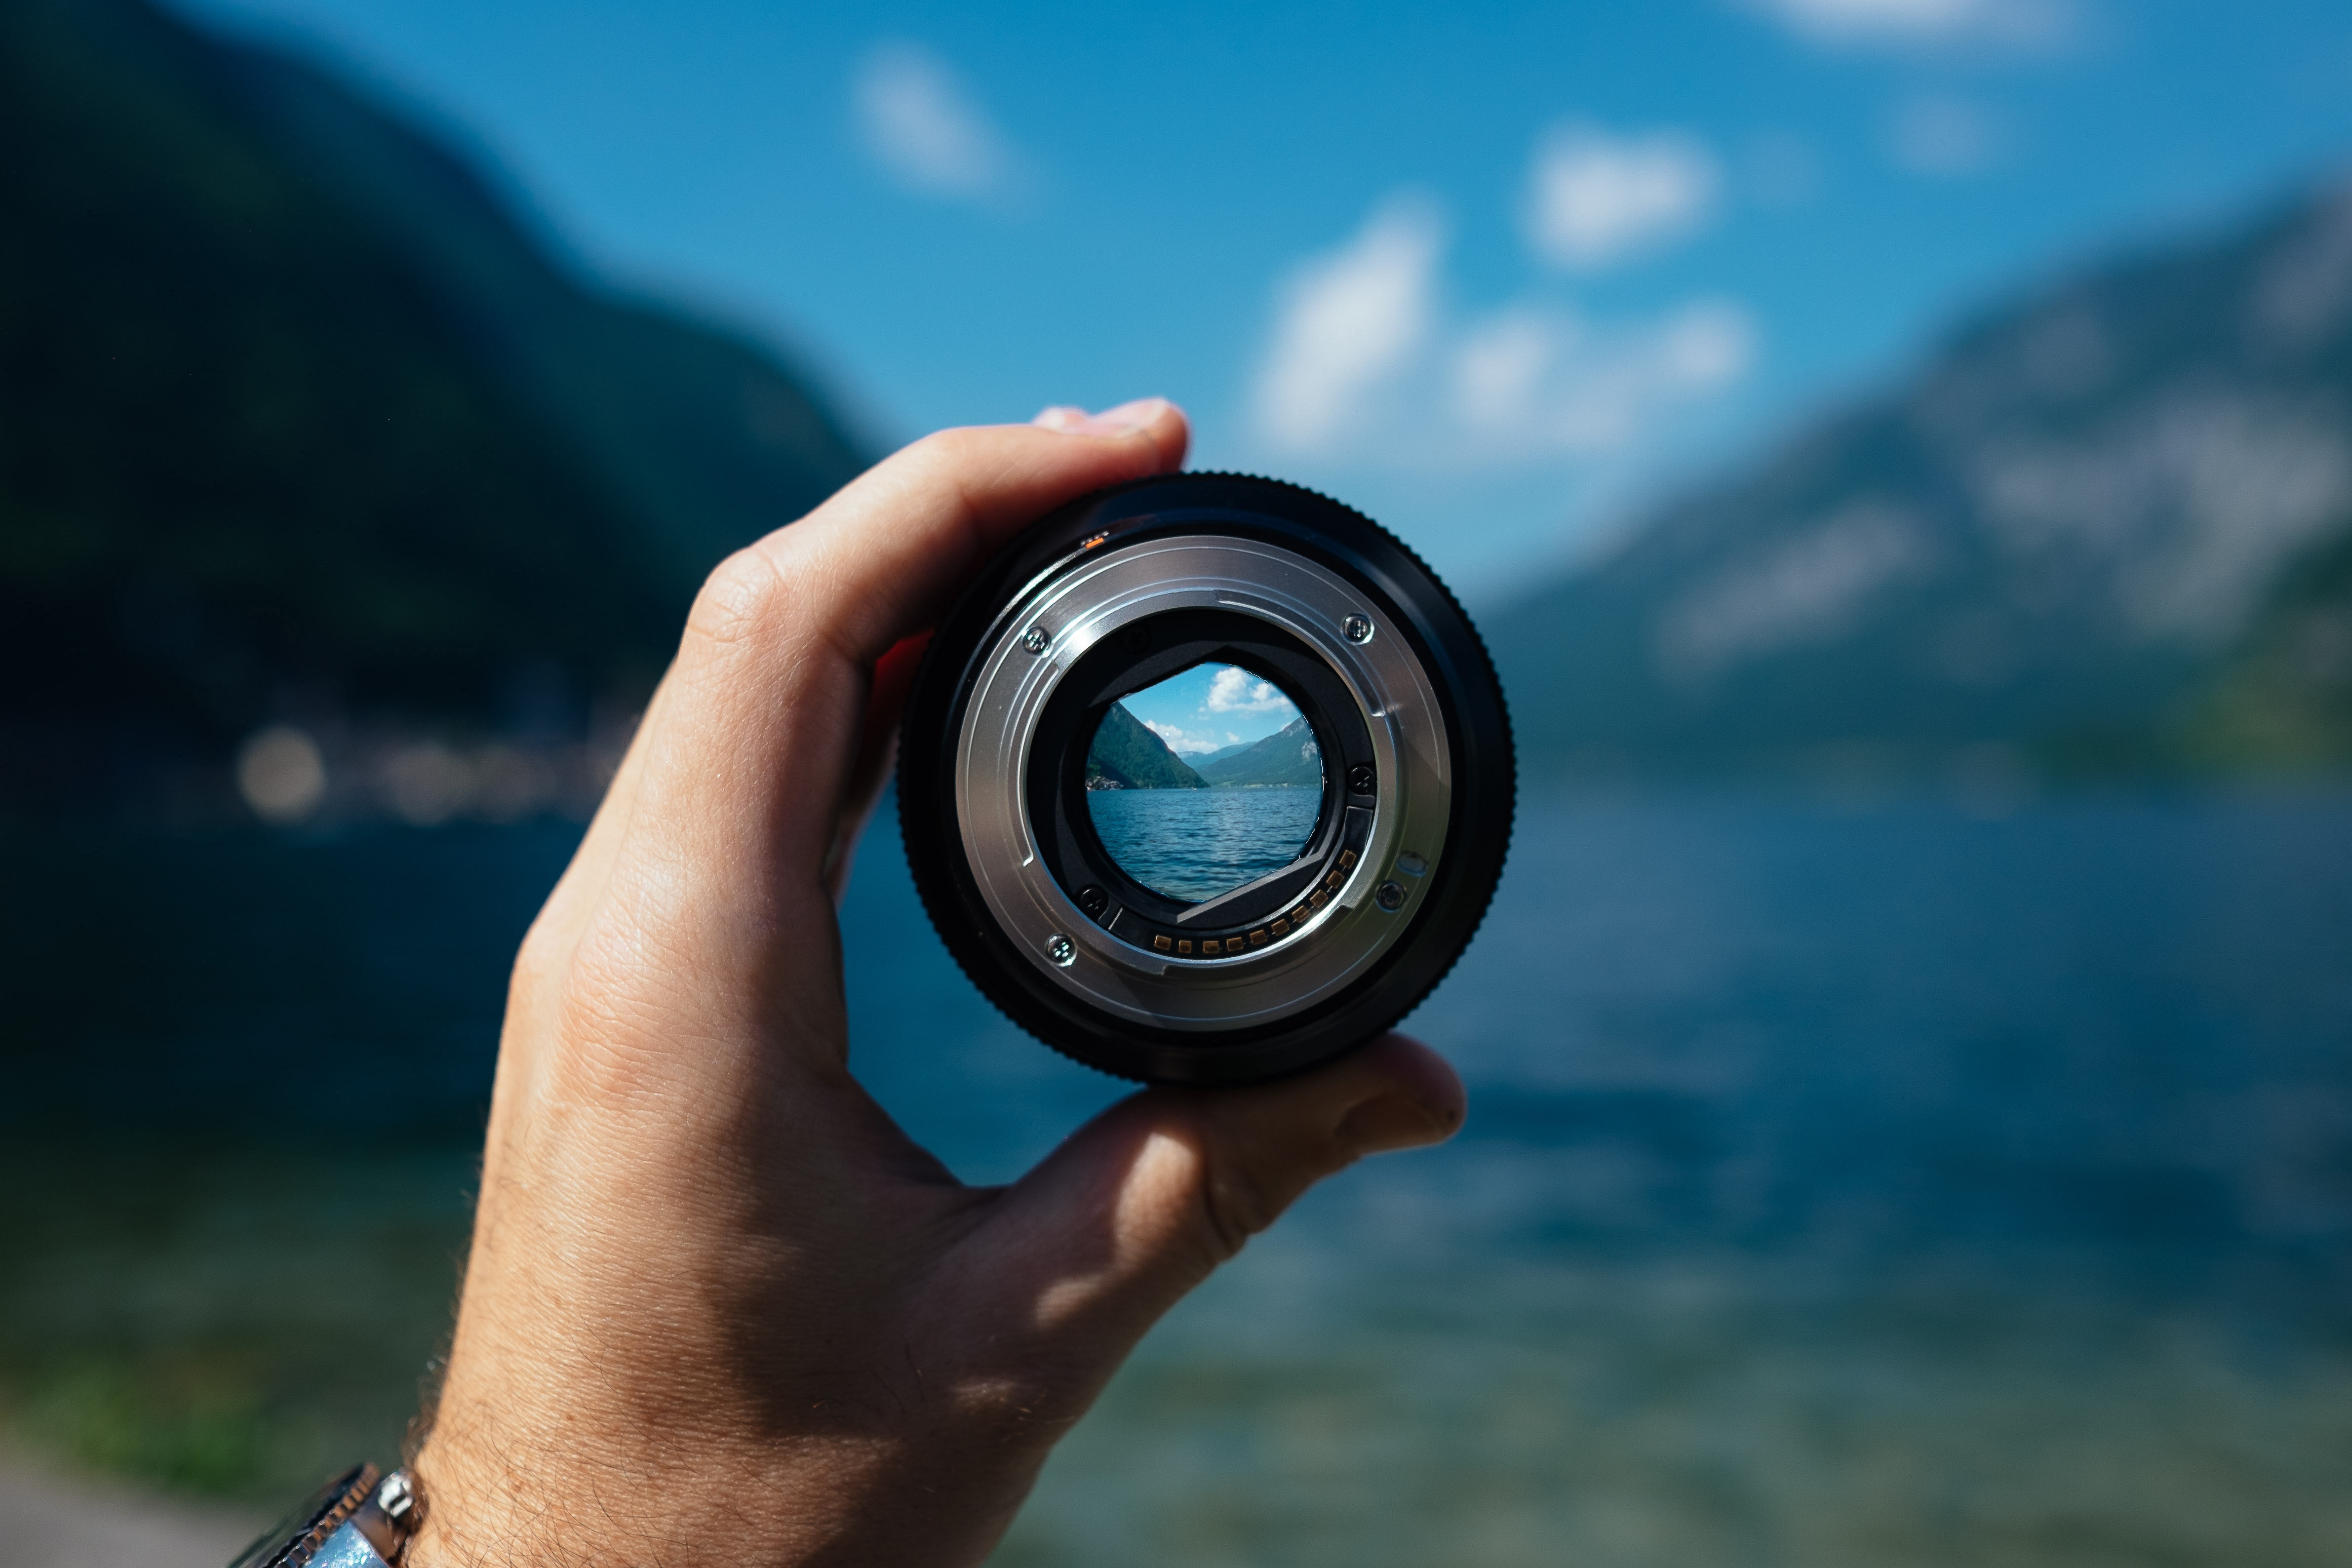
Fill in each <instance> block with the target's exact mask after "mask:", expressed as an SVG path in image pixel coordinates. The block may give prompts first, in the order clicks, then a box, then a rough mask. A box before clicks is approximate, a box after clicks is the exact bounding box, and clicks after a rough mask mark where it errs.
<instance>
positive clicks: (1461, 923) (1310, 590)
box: [899, 475, 1513, 1083]
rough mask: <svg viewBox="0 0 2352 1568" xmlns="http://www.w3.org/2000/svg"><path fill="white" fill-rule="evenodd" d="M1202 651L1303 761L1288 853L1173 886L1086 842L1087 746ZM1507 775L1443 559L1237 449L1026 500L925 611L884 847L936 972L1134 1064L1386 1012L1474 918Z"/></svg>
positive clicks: (1088, 1049) (1225, 1074)
mask: <svg viewBox="0 0 2352 1568" xmlns="http://www.w3.org/2000/svg"><path fill="white" fill-rule="evenodd" d="M1228 665H1230V666H1233V667H1235V668H1240V669H1241V670H1243V671H1244V673H1249V674H1254V675H1255V676H1258V677H1262V678H1264V679H1265V680H1267V681H1269V682H1271V683H1273V684H1274V685H1275V686H1276V687H1277V688H1279V689H1280V690H1281V692H1282V693H1283V695H1285V696H1286V697H1287V698H1289V699H1290V700H1292V702H1293V703H1294V704H1295V706H1296V707H1297V710H1298V717H1299V719H1300V720H1302V721H1305V723H1306V724H1307V726H1309V727H1310V729H1311V743H1312V754H1313V756H1314V758H1315V760H1316V763H1317V766H1318V769H1319V773H1320V776H1321V781H1322V788H1321V793H1320V795H1319V797H1316V799H1315V802H1314V805H1313V809H1314V811H1315V813H1316V816H1315V819H1314V825H1313V827H1312V829H1311V831H1309V832H1308V833H1307V837H1306V840H1305V842H1304V845H1303V846H1302V847H1300V848H1299V849H1298V850H1297V853H1296V855H1295V856H1293V857H1292V858H1291V859H1290V860H1289V861H1288V863H1287V864H1284V865H1281V866H1279V867H1278V868H1276V869H1274V870H1271V871H1265V872H1264V874H1261V875H1257V876H1255V878H1254V879H1251V880H1249V881H1246V882H1244V884H1243V885H1241V886H1239V887H1233V888H1230V889H1228V890H1225V891H1223V892H1218V893H1215V894H1213V896H1206V897H1202V898H1199V899H1198V900H1197V901H1194V900H1186V899H1182V898H1179V897H1176V896H1174V895H1172V894H1171V893H1168V892H1166V891H1165V890H1164V889H1160V888H1157V887H1153V886H1148V885H1146V884H1145V883H1143V882H1141V881H1139V880H1138V879H1137V878H1136V876H1135V875H1134V874H1133V873H1131V872H1130V870H1129V867H1128V865H1127V864H1126V862H1124V861H1122V860H1121V859H1119V858H1118V856H1116V855H1114V854H1112V853H1111V851H1110V849H1109V848H1108V845H1107V843H1106V841H1105V839H1104V838H1103V837H1102V836H1101V833H1100V831H1098V827H1097V819H1096V818H1097V801H1098V800H1099V799H1101V798H1102V797H1098V796H1097V795H1092V794H1090V793H1089V792H1090V789H1091V788H1092V787H1094V786H1095V785H1097V784H1102V783H1104V782H1105V781H1104V780H1102V779H1100V778H1095V777H1092V776H1091V775H1090V774H1089V773H1088V769H1089V768H1090V767H1091V766H1092V765H1093V764H1092V763H1091V762H1090V761H1089V757H1090V755H1091V753H1090V751H1089V746H1090V743H1091V740H1092V738H1093V737H1094V736H1095V735H1096V734H1097V731H1099V730H1100V729H1101V727H1102V725H1103V724H1104V722H1105V720H1106V716H1107V715H1108V714H1109V713H1110V712H1111V710H1112V708H1113V707H1114V705H1116V704H1118V703H1120V702H1122V700H1125V699H1127V698H1129V697H1131V696H1133V695H1135V694H1137V693H1139V692H1145V691H1147V690H1149V689H1152V688H1154V687H1155V686H1156V685H1157V683H1159V682H1160V681H1163V680H1167V679H1172V678H1173V677H1175V676H1176V675H1178V674H1181V673H1182V672H1184V671H1187V670H1191V669H1194V668H1200V667H1202V666H1217V667H1223V666H1228ZM1122 722H1124V723H1126V724H1128V725H1129V726H1130V728H1132V729H1133V730H1134V732H1135V733H1136V734H1137V735H1138V736H1139V737H1140V738H1141V740H1142V741H1143V742H1145V743H1146V745H1147V748H1149V747H1150V737H1149V736H1146V735H1142V733H1141V730H1140V728H1139V727H1138V726H1136V721H1134V720H1133V718H1132V716H1131V715H1130V716H1129V717H1128V718H1126V719H1124V720H1122ZM1306 754H1307V752H1306V750H1305V748H1304V747H1302V750H1301V752H1298V753H1296V754H1295V757H1303V756H1305V755H1306ZM1166 765H1168V766H1172V765H1173V764H1172V763H1169V764H1166ZM1162 776H1164V775H1162ZM1308 776H1309V777H1310V778H1311V776H1312V774H1311V773H1310V774H1309V775H1308ZM1193 782H1194V783H1195V784H1197V783H1198V782H1199V781H1198V780H1197V779H1196V780H1194V781H1193ZM1285 782H1286V783H1287V784H1290V787H1292V788H1296V787H1297V782H1295V779H1294V780H1285ZM1512 786H1513V774H1512V759H1511V745H1510V731H1509V725H1508V721H1507V717H1506V716H1505V713H1504V710H1503V702H1502V694H1501V691H1500V689H1499V688H1498V687H1497V686H1496V682H1495V678H1494V672H1493V668H1492V666H1491V665H1490V663H1489V662H1488V661H1487V658H1486V650H1485V648H1484V647H1483V646H1482V645H1481V644H1480V643H1479V642H1478V639H1477V636H1476V633H1475V631H1474V630H1473V629H1472V628H1471V626H1470V624H1469V621H1468V619H1467V617H1466V616H1464V615H1463V613H1462V611H1461V607H1460V606H1459V605H1457V604H1455V603H1454V599H1453V597H1452V596H1451V595H1448V594H1447V593H1446V592H1445V590H1444V587H1443V585H1441V584H1439V583H1438V582H1437V580H1436V579H1435V578H1434V577H1433V576H1431V575H1430V574H1429V572H1428V569H1427V568H1426V567H1424V566H1423V565H1422V563H1420V562H1419V561H1418V560H1417V559H1416V558H1414V557H1413V556H1412V553H1411V552H1409V551H1407V550H1405V549H1404V548H1403V546H1402V545H1401V544H1399V543H1398V542H1396V541H1395V540H1394V539H1393V538H1391V536H1390V535H1389V534H1387V533H1386V532H1385V531H1382V530H1381V529H1380V527H1379V526H1378V525H1377V524H1374V523H1372V522H1371V521H1369V520H1368V519H1365V518H1363V517H1362V516H1360V514H1358V513H1356V512H1353V511H1350V510H1348V509H1347V508H1345V507H1342V506H1340V505H1339V504H1338V503H1337V502H1334V501H1331V500H1328V499H1326V498H1324V497H1321V496H1318V495H1315V494H1313V493H1312V492H1310V491H1307V490H1302V489H1297V488H1296V487H1294V486H1289V485H1284V484H1279V483H1276V482H1275V481H1271V480H1265V479H1249V478H1245V477H1242V476H1236V475H1176V476H1168V477H1165V478H1161V479H1151V480H1146V481H1142V482H1140V483H1139V484H1136V485H1130V486H1126V487H1122V488H1121V489H1115V490H1109V491H1105V492H1102V493H1100V494H1098V495H1095V496H1090V497H1087V498H1086V500H1083V501H1080V502H1077V503H1075V504H1073V505H1072V506H1070V507H1067V508H1065V509H1063V510H1061V511H1059V512H1056V513H1055V514H1054V515H1053V516H1051V517H1048V518H1045V519H1044V520H1042V521H1039V522H1038V523H1036V524H1034V525H1033V526H1032V527H1031V528H1030V529H1029V530H1028V531H1026V532H1025V533H1024V535H1023V536H1022V537H1021V538H1020V539H1018V540H1016V541H1015V542H1013V544H1012V545H1011V546H1010V547H1008V548H1007V549H1006V550H1005V551H1004V552H1003V554H1001V555H1000V556H999V557H997V558H996V559H995V560H993V561H992V562H990V563H988V564H987V565H986V566H985V567H984V568H983V569H982V571H981V572H980V573H978V574H976V575H975V577H974V579H973V581H972V582H971V584H969V585H968V587H967V588H966V590H965V591H964V593H963V595H961V598H960V599H959V601H958V603H957V604H956V605H954V606H953V607H952V608H951V609H950V611H949V613H948V615H947V616H945V617H944V618H943V619H942V621H941V623H940V627H939V629H938V630H937V632H936V633H935V634H934V636H933V637H932V640H931V643H930V646H929V650H928V651H927V653H926V655H925V658H924V662H923V666H922V668H921V670H920V671H919V674H918V676H917V679H916V683H915V688H914V690H913V692H912V693H911V695H910V697H909V699H908V708H907V716H906V720H905V722H904V724H903V726H902V729H901V737H900V762H899V816H900V823H901V826H902V828H903V830H904V832H905V836H906V844H907V854H908V866H909V868H910V869H911V870H912V871H913V873H914V876H915V880H916V885H917V888H918V889H919V891H920V892H921V893H922V896H923V900H924V903H925V905H926V907H927V909H928V910H929V912H930V915H931V919H932V922H933V924H934V925H935V926H936V927H937V929H938V930H939V932H940V937H941V939H942V940H943V941H944V942H946V943H947V945H948V947H949V949H950V952H953V953H954V955H955V956H956V958H957V960H958V961H959V963H961V965H962V966H963V969H964V972H965V973H967V974H968V975H970V976H971V979H972V981H973V982H974V984H977V985H979V986H980V988H981V989H982V991H983V992H984V993H985V994H987V995H988V996H989V997H990V999H991V1000H992V1001H994V1002H995V1003H996V1004H997V1005H999V1006H1001V1007H1003V1009H1004V1011H1005V1012H1006V1013H1008V1014H1009V1015H1011V1016H1013V1018H1014V1019H1015V1020H1016V1021H1017V1022H1019V1023H1021V1024H1023V1025H1024V1026H1026V1027H1028V1028H1030V1029H1032V1030H1034V1032H1036V1033H1037V1034H1038V1035H1039V1036H1040V1037H1042V1038H1044V1039H1045V1041H1046V1042H1047V1043H1048V1044H1050V1045H1052V1046H1054V1047H1055V1048H1057V1049H1059V1050H1062V1051H1065V1052H1066V1053H1067V1054H1069V1055H1071V1056H1074V1057H1076V1058H1078V1059H1080V1060H1082V1061H1085V1062H1087V1063H1090V1064H1091V1065H1094V1066H1096V1067H1099V1068H1104V1069H1105V1070H1107V1071H1110V1072H1115V1073H1118V1074H1121V1075H1123V1076H1127V1077H1131V1078H1139V1079H1149V1080H1161V1081H1175V1082H1190V1083H1222V1082H1244V1081H1252V1080H1255V1079H1264V1078H1267V1077H1271V1076H1275V1075H1277V1074H1280V1073H1285V1072H1291V1071H1297V1070H1298V1069H1300V1068H1305V1067H1307V1066H1311V1065H1313V1064H1314V1063H1315V1062H1317V1061H1320V1060H1323V1059H1325V1058H1328V1057H1330V1056H1332V1055H1335V1054H1337V1053H1338V1052H1339V1051H1342V1050H1345V1049H1347V1048H1348V1047H1350V1046H1353V1045H1355V1044H1358V1043H1360V1042H1361V1041H1362V1040H1364V1039H1366V1038H1368V1037H1370V1036H1371V1035H1373V1034H1376V1033H1378V1032H1379V1031H1380V1030H1381V1029H1383V1028H1386V1027H1387V1026H1389V1025H1390V1024H1391V1023H1392V1022H1394V1020H1395V1019H1396V1018H1397V1017H1398V1016H1401V1015H1402V1013H1404V1012H1406V1011H1407V1010H1409V1009H1410V1008H1411V1007H1412V1005H1414V1004H1415V1003H1417V1002H1418V1001H1419V1000H1420V999H1421V998H1422V996H1423V995H1424V994H1427V992H1428V991H1429V989H1430V988H1431V987H1432V986H1433V985H1434V984H1436V983H1437V982H1438V980H1440V979H1441V978H1443V976H1444V973H1445V972H1446V971H1447V970H1448V969H1449V968H1450V967H1451V966H1452V964H1453V963H1454V960H1455V958H1456V957H1458V956H1459V954H1460V953H1461V952H1462V949H1463V948H1464V947H1465V945H1466V944H1467V943H1468V942H1469V940H1470V938H1471V936H1472V935H1473V934H1474V933H1475V931H1476V929H1477V925H1478V922H1479V921H1480V919H1481V918H1482V917H1483V915H1484V913H1485V910H1486V904H1487V901H1488V900H1489V898H1490V897H1491V895H1492V893H1493V890H1494V887H1495V884H1496V879H1498V878H1499V876H1500V874H1501V870H1502V863H1503V858H1504V854H1505V851H1506V848H1507V844H1508V838H1509V832H1510V818H1511V805H1512V800H1511V795H1512ZM1188 787H1190V786H1188ZM1288 793H1289V792H1288V790H1287V789H1286V791H1285V794H1286V795H1287V794H1288ZM1161 798H1164V799H1167V800H1168V803H1169V804H1170V805H1171V806H1172V805H1175V804H1176V800H1177V799H1178V798H1183V799H1191V798H1195V797H1190V796H1186V797H1161ZM1138 804H1139V805H1140V804H1141V803H1140V802H1139V803H1138ZM1300 805H1301V809H1304V806H1305V803H1300ZM1184 809H1185V810H1187V811H1189V810H1191V807H1190V806H1186V807H1185V808H1184ZM1221 809H1222V808H1221ZM1283 810H1285V811H1289V810H1290V806H1289V805H1288V804H1287V803H1286V805H1285V806H1284V807H1283ZM1127 820H1129V821H1133V820H1135V819H1133V818H1129V819H1127ZM1192 820H1198V819H1197V818H1195V819H1192ZM1293 842H1295V841H1293ZM1131 847H1132V846H1131V845H1130V848H1131ZM1121 853H1126V851H1124V850H1123V851H1121ZM1281 853H1286V851H1279V850H1278V851H1276V856H1277V857H1278V856H1279V854H1281ZM1255 864H1256V865H1257V866H1258V867H1260V868H1262V867H1263V866H1264V865H1265V864H1266V860H1265V858H1260V859H1258V860H1257V861H1256V862H1255Z"/></svg>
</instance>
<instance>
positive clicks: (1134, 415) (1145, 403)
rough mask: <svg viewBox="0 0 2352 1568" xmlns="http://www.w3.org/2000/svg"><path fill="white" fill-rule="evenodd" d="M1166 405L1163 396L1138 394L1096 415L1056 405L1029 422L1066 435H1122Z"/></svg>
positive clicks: (1152, 416)
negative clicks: (1128, 400) (1127, 401)
mask: <svg viewBox="0 0 2352 1568" xmlns="http://www.w3.org/2000/svg"><path fill="white" fill-rule="evenodd" d="M1169 407H1170V404H1169V402H1168V400H1167V399H1166V398H1164V397H1139V398H1136V399H1135V400H1133V401H1132V402H1129V403H1122V404H1120V405H1118V407H1116V408H1106V409H1104V410H1103V411H1102V412H1101V413H1100V414H1088V413H1087V411H1086V410H1085V409H1083V408H1066V407H1062V406H1059V405H1056V406H1055V407H1052V408H1048V409H1046V410H1045V412H1044V413H1043V414H1040V415H1038V416H1037V417H1036V418H1035V419H1034V420H1032V421H1031V423H1032V424H1035V425H1041V426H1045V428H1046V429H1048V430H1059V431H1061V432H1063V433H1064V434H1065V435H1069V436H1124V435H1126V434H1128V433H1129V431H1133V430H1140V429H1142V428H1143V427H1144V426H1147V425H1149V424H1150V423H1151V422H1152V421H1153V420H1155V419H1157V418H1159V417H1160V416H1161V415H1162V414H1165V413H1166V412H1167V411H1168V409H1169Z"/></svg>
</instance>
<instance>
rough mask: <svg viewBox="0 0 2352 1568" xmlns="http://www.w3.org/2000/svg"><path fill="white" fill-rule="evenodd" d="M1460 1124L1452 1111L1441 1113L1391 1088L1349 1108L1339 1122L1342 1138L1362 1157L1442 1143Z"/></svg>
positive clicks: (1441, 1111)
mask: <svg viewBox="0 0 2352 1568" xmlns="http://www.w3.org/2000/svg"><path fill="white" fill-rule="evenodd" d="M1460 1125H1461V1117H1460V1116H1459V1115H1458V1114H1457V1113H1455V1112H1454V1110H1451V1109H1447V1110H1439V1109H1437V1108H1436V1107H1433V1106H1430V1105H1425V1104H1423V1102H1422V1101H1420V1100H1415V1099H1414V1098H1413V1097H1412V1096H1411V1095H1409V1094H1403V1093H1401V1092H1399V1091H1397V1090H1394V1089H1391V1090H1390V1091H1389V1092H1388V1093H1386V1094H1382V1095H1376V1096H1375V1097H1373V1098H1372V1099H1370V1100H1365V1101H1364V1102H1363V1103H1362V1104H1360V1105H1358V1106H1354V1107H1352V1108H1350V1109H1349V1111H1348V1114H1347V1115H1345V1116H1343V1117H1341V1118H1340V1119H1339V1141H1340V1142H1343V1143H1345V1144H1347V1145H1348V1146H1349V1148H1352V1149H1354V1150H1355V1151H1356V1152H1358V1153H1360V1154H1380V1153H1384V1152H1387V1151H1389V1150H1391V1149H1417V1148H1419V1147H1421V1146H1422V1145H1423V1144H1425V1143H1443V1142H1445V1140H1447V1139H1448V1138H1451V1137H1452V1136H1454V1129H1455V1128H1457V1127H1459V1126H1460Z"/></svg>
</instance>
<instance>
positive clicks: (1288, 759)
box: [1200, 717, 1323, 789]
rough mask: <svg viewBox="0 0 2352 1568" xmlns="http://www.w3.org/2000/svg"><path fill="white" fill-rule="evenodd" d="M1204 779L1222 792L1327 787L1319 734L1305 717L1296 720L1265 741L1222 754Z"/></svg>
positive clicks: (1206, 768) (1207, 766) (1205, 767)
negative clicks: (1278, 786) (1271, 786)
mask: <svg viewBox="0 0 2352 1568" xmlns="http://www.w3.org/2000/svg"><path fill="white" fill-rule="evenodd" d="M1200 773H1201V776H1202V778H1204V779H1206V780H1208V781H1209V783H1210V784H1213V785H1214V786H1215V787H1217V788H1219V789H1241V788H1250V787H1256V786H1261V785H1268V784H1287V785H1292V786H1297V787H1303V788H1307V789H1321V788H1322V787H1323V754H1322V752H1320V751H1319V750H1318V748H1317V746H1316V744H1315V731H1314V730H1313V728H1312V727H1310V726H1309V725H1308V724H1307V721H1306V719H1305V718H1304V717H1301V718H1297V719H1293V720H1292V721H1290V722H1289V723H1287V724H1285V725H1284V726H1283V727H1282V728H1281V729H1279V730H1276V731H1275V732H1274V733H1273V734H1271V735H1268V736H1267V737H1266V738H1265V740H1263V741H1257V742H1252V743H1251V744H1249V745H1246V746H1244V747H1242V748H1241V749H1240V750H1238V751H1232V750H1230V749H1229V750H1228V751H1226V752H1218V753H1217V754H1216V756H1215V758H1214V759H1213V760H1210V761H1207V762H1205V763H1203V764H1202V765H1201V768H1200Z"/></svg>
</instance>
